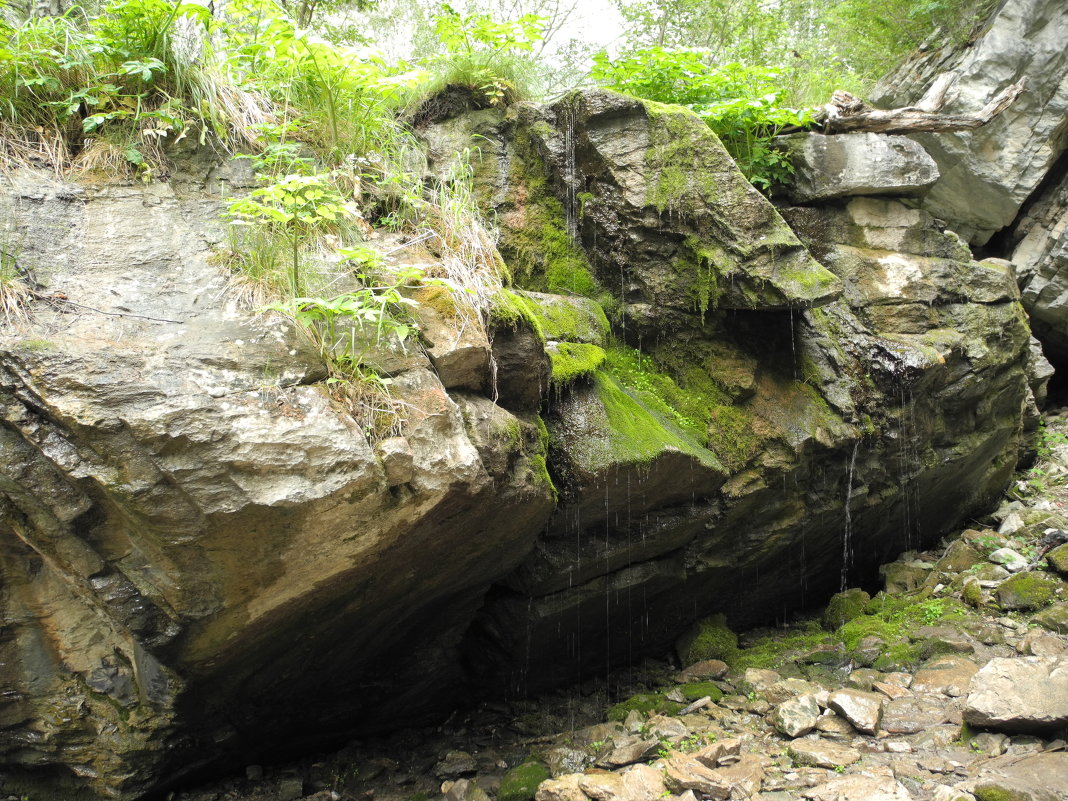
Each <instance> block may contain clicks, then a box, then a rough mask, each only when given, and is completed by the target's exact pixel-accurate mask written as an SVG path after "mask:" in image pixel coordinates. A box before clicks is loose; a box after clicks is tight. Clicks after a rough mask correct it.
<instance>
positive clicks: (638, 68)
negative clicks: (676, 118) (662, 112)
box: [592, 47, 813, 192]
mask: <svg viewBox="0 0 1068 801" xmlns="http://www.w3.org/2000/svg"><path fill="white" fill-rule="evenodd" d="M592 76H593V78H594V79H595V80H596V81H598V82H600V83H601V84H602V85H604V86H607V87H608V88H611V89H615V90H616V91H620V92H625V93H627V94H631V95H634V96H636V97H642V98H645V99H647V100H656V101H659V102H662V103H675V104H677V105H682V106H686V107H687V108H689V109H691V110H692V111H694V112H695V113H697V114H698V115H699V116H700V117H701V118H702V119H703V120H704V121H705V122H706V123H707V124H708V126H709V127H710V128H711V129H712V130H713V131H715V133H716V135H717V136H719V138H720V140H721V141H722V142H723V145H724V147H726V148H727V151H728V152H729V153H730V154H731V156H732V157H733V158H734V160H735V162H737V164H738V167H739V169H740V170H741V171H742V173H743V174H744V175H745V177H746V178H748V179H749V181H750V182H751V183H752V184H753V185H754V186H756V187H757V188H759V189H760V190H762V191H764V192H768V191H769V190H770V189H771V187H772V186H773V185H775V184H779V183H783V182H785V181H787V180H789V177H790V175H791V174H792V173H793V167H792V166H791V165H790V161H789V156H788V154H786V153H785V152H783V151H781V150H779V149H776V148H774V147H772V139H773V138H774V137H775V135H776V134H778V132H779V131H780V130H782V129H783V128H784V127H786V126H788V125H807V124H809V123H811V122H812V121H813V118H812V113H811V111H810V110H808V109H801V110H798V109H792V108H787V107H786V106H784V105H782V103H781V102H780V95H781V89H780V88H779V87H778V86H777V81H778V79H779V78H780V77H781V72H780V71H779V70H776V69H773V68H768V67H748V66H743V65H742V64H738V63H732V64H725V65H722V66H713V65H711V64H710V61H709V54H708V53H707V52H706V51H700V50H690V49H678V50H665V49H664V48H661V47H650V48H646V49H644V50H639V51H635V52H632V53H630V54H628V55H626V56H622V57H620V58H617V59H614V60H613V59H611V58H609V56H608V55H607V54H606V53H604V52H602V53H598V54H597V55H596V56H595V57H594V68H593V73H592Z"/></svg>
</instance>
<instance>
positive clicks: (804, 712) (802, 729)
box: [771, 695, 820, 737]
mask: <svg viewBox="0 0 1068 801" xmlns="http://www.w3.org/2000/svg"><path fill="white" fill-rule="evenodd" d="M819 716H820V707H819V704H817V703H816V699H815V698H814V697H813V696H811V695H801V696H798V697H797V698H791V699H790V700H788V701H783V702H782V703H781V704H779V705H778V706H776V707H775V708H774V709H773V710H772V713H771V725H773V726H774V727H775V728H776V729H777V730H778V731H779V732H781V733H782V734H785V735H786V736H787V737H800V736H802V735H804V734H808V733H809V732H810V731H812V730H813V729H814V728H815V727H816V721H817V720H818V719H819Z"/></svg>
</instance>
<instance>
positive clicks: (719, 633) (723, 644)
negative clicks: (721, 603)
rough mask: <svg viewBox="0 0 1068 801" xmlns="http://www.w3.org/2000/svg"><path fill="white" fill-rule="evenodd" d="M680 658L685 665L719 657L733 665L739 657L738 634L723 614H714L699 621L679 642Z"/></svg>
mask: <svg viewBox="0 0 1068 801" xmlns="http://www.w3.org/2000/svg"><path fill="white" fill-rule="evenodd" d="M678 653H679V658H680V659H681V661H682V664H684V665H692V664H693V663H694V662H702V661H704V660H706V659H719V660H722V661H723V662H726V663H727V664H728V665H733V664H734V662H735V661H736V660H737V659H738V656H739V654H740V650H739V648H738V635H737V634H735V633H734V632H733V631H731V630H730V627H729V626H727V619H726V617H724V616H723V615H714V616H712V617H708V618H705V619H704V620H702V621H700V622H698V623H697V624H696V625H695V626H694V627H693V628H692V629H691V630H690V631H689V632H688V633H687V634H685V635H684V636H683V637H682V638H681V639H680V640H679V643H678Z"/></svg>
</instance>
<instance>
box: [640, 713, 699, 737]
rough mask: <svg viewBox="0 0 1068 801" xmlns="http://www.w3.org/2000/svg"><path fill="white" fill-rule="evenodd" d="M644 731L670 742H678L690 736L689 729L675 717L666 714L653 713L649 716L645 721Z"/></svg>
mask: <svg viewBox="0 0 1068 801" xmlns="http://www.w3.org/2000/svg"><path fill="white" fill-rule="evenodd" d="M645 731H646V733H647V734H649V735H651V736H653V737H656V738H657V739H658V740H669V741H671V742H678V741H679V740H682V739H684V738H686V737H689V736H690V730H689V729H688V728H687V727H686V726H685V724H683V723H682V722H681V721H680V720H678V719H677V718H670V717H667V716H666V715H653V716H652V717H651V718H649V720H647V721H646V723H645Z"/></svg>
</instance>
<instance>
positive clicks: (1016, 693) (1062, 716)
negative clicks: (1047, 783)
mask: <svg viewBox="0 0 1068 801" xmlns="http://www.w3.org/2000/svg"><path fill="white" fill-rule="evenodd" d="M964 719H965V721H967V722H968V723H969V724H971V725H973V726H982V727H984V728H991V729H1000V730H1002V731H1010V732H1013V731H1015V732H1041V731H1048V730H1051V729H1056V728H1058V727H1063V726H1064V725H1066V724H1068V657H1065V656H1047V657H1039V656H1028V657H1018V658H1015V659H1007V658H1001V657H999V658H995V659H991V660H990V661H989V662H988V663H987V664H986V665H984V666H983V667H982V668H981V669H980V670H979V672H978V673H976V674H975V677H974V678H973V679H972V683H971V687H970V689H969V691H968V696H967V699H966V700H965V704H964Z"/></svg>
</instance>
